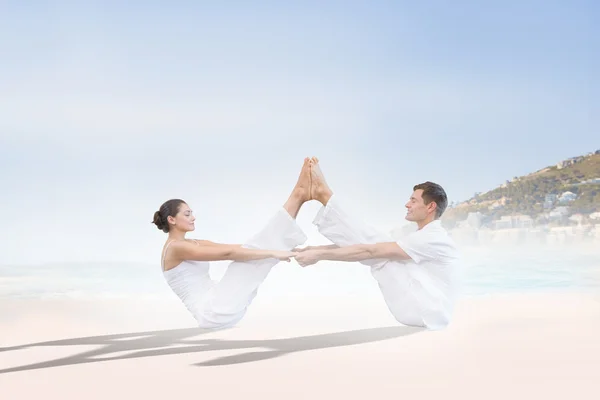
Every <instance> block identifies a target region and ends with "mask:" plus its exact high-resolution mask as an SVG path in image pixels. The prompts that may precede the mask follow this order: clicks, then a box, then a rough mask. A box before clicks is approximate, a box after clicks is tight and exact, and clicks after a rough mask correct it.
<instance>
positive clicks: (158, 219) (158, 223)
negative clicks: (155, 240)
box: [152, 211, 165, 231]
mask: <svg viewBox="0 0 600 400" xmlns="http://www.w3.org/2000/svg"><path fill="white" fill-rule="evenodd" d="M152 223H153V224H155V225H156V227H157V228H158V229H160V230H161V231H162V230H163V229H165V223H164V221H163V220H162V218H161V217H160V211H156V212H155V213H154V220H153V221H152Z"/></svg>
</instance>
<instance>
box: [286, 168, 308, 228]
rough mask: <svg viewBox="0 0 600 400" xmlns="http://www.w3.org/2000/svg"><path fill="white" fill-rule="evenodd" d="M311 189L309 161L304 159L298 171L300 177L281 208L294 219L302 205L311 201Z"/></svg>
mask: <svg viewBox="0 0 600 400" xmlns="http://www.w3.org/2000/svg"><path fill="white" fill-rule="evenodd" d="M311 188H312V177H311V171H310V159H309V158H308V157H306V158H305V159H304V164H303V165H302V170H301V171H300V176H299V177H298V182H296V186H294V189H293V190H292V193H291V194H290V197H289V198H288V200H287V201H286V203H285V204H284V206H283V207H284V208H285V209H286V210H287V212H288V213H289V214H290V215H291V216H292V217H293V218H296V216H297V215H298V211H300V207H301V206H302V204H304V202H306V201H309V200H311Z"/></svg>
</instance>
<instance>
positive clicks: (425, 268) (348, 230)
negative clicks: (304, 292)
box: [313, 195, 461, 330]
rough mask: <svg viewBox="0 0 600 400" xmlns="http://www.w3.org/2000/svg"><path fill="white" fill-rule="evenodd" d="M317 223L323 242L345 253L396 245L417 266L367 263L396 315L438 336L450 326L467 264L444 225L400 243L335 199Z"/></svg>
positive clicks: (384, 261) (379, 261) (429, 227)
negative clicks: (347, 248)
mask: <svg viewBox="0 0 600 400" xmlns="http://www.w3.org/2000/svg"><path fill="white" fill-rule="evenodd" d="M313 223H314V224H315V225H316V226H317V227H318V229H319V232H320V233H321V234H322V235H323V236H325V237H326V238H328V239H329V240H331V241H332V242H333V243H335V244H336V245H338V246H340V247H344V246H350V245H354V244H375V243H382V242H396V243H397V244H398V245H399V246H400V247H401V248H402V249H403V250H404V251H405V252H406V253H407V254H408V255H409V256H410V257H411V260H406V261H391V260H387V259H370V260H365V261H361V263H362V264H365V265H368V266H370V267H371V274H372V275H373V277H374V278H375V279H376V280H377V282H378V284H379V288H380V290H381V292H382V294H383V298H384V300H385V302H386V304H387V306H388V308H389V310H390V312H391V313H392V315H393V316H394V318H395V319H396V320H397V321H398V322H400V323H401V324H404V325H410V326H420V327H425V328H428V329H431V330H437V329H443V328H445V327H446V326H447V325H448V324H449V322H450V319H451V316H452V312H453V310H454V305H455V302H456V299H457V294H458V285H459V277H460V274H461V264H460V257H459V253H458V250H457V249H456V246H455V244H454V242H453V241H452V239H451V238H450V236H449V235H448V233H447V232H446V230H445V229H444V228H443V227H442V225H441V223H440V221H439V220H434V221H433V222H431V223H429V224H427V225H426V226H424V227H423V228H422V229H420V230H418V231H416V232H412V233H409V234H407V235H405V236H404V237H402V238H400V239H398V240H394V239H393V238H392V237H390V236H388V235H386V234H383V233H380V232H377V231H376V230H375V229H373V228H372V227H370V226H368V225H366V224H365V223H364V222H362V221H360V220H359V219H356V218H353V217H351V216H350V215H348V214H347V213H346V212H345V211H344V209H343V208H342V207H341V206H340V204H339V201H338V199H337V197H336V196H335V195H333V196H332V197H331V199H330V200H329V201H328V203H327V205H326V206H324V207H322V208H321V209H320V210H319V212H318V213H317V216H316V217H315V219H314V221H313Z"/></svg>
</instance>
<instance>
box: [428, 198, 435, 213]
mask: <svg viewBox="0 0 600 400" xmlns="http://www.w3.org/2000/svg"><path fill="white" fill-rule="evenodd" d="M436 209H437V203H436V202H435V201H432V202H430V203H429V204H427V211H429V212H435V210H436Z"/></svg>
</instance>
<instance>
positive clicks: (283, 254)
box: [271, 251, 298, 262]
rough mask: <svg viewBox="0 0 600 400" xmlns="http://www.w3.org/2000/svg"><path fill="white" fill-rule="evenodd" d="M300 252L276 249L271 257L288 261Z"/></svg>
mask: <svg viewBox="0 0 600 400" xmlns="http://www.w3.org/2000/svg"><path fill="white" fill-rule="evenodd" d="M297 254H298V253H294V252H293V251H274V252H273V254H272V255H271V257H273V258H276V259H278V260H279V261H287V262H290V260H291V259H292V258H294V257H296V255H297Z"/></svg>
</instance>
